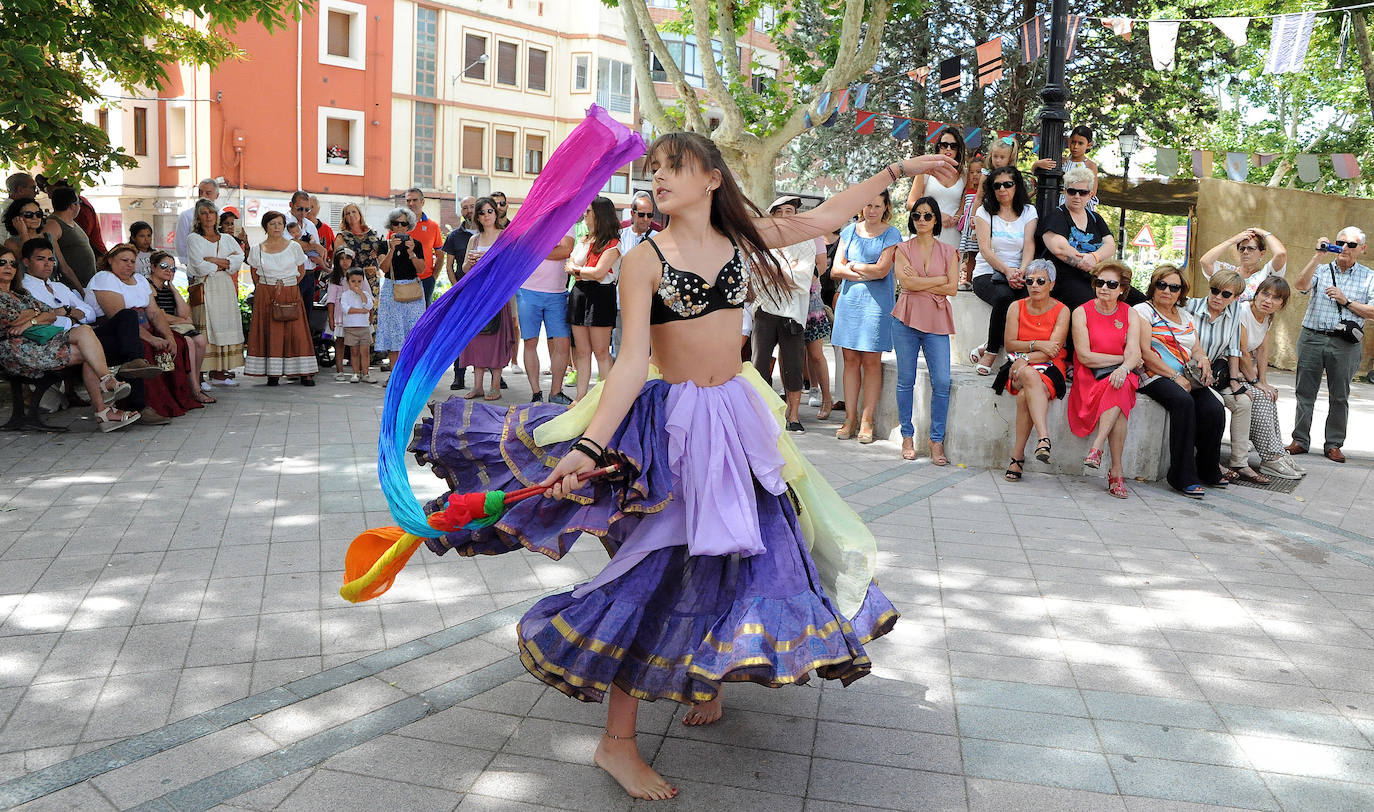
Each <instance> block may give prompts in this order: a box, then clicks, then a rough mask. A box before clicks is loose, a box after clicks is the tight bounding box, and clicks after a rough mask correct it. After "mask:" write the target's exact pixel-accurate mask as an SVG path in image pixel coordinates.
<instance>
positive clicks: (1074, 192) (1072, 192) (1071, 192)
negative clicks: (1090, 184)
mask: <svg viewBox="0 0 1374 812" xmlns="http://www.w3.org/2000/svg"><path fill="white" fill-rule="evenodd" d="M1091 193H1092V190H1091V189H1065V190H1064V194H1066V195H1068V196H1069V197H1087V196H1088V195H1089V194H1091Z"/></svg>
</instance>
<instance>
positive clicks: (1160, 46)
mask: <svg viewBox="0 0 1374 812" xmlns="http://www.w3.org/2000/svg"><path fill="white" fill-rule="evenodd" d="M1149 27H1150V61H1151V62H1152V63H1154V67H1155V70H1173V69H1174V67H1175V66H1176V65H1177V64H1178V63H1177V61H1176V60H1175V58H1174V57H1175V54H1174V46H1176V45H1177V44H1178V22H1177V21H1174V20H1151V21H1150V22H1149Z"/></svg>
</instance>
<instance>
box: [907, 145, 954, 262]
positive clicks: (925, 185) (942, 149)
mask: <svg viewBox="0 0 1374 812" xmlns="http://www.w3.org/2000/svg"><path fill="white" fill-rule="evenodd" d="M935 154H936V155H942V156H945V157H949V158H953V159H954V162H955V163H957V164H958V165H959V166H958V169H959V177H958V178H956V179H955V180H954V182H953V183H951V184H950V185H949V186H946V185H944V184H943V183H941V182H940V179H939V178H937V177H935V176H934V175H917V176H916V177H914V178H912V179H911V191H910V192H908V193H907V196H906V208H907V211H914V210H915V208H916V201H918V200H920V199H921V198H923V197H926V196H927V195H929V196H930V197H933V198H935V202H936V203H937V204H939V206H940V211H941V214H940V225H941V230H940V236H939V237H938V238H937V239H938V240H939V241H940V242H942V243H944V244H945V245H948V246H949V247H950V248H955V249H957V248H958V247H959V212H960V211H962V210H963V203H964V178H963V172H964V134H963V132H961V131H960V130H959V128H958V127H946V128H945V129H944V130H942V131H941V132H940V135H939V137H937V138H936V139H935Z"/></svg>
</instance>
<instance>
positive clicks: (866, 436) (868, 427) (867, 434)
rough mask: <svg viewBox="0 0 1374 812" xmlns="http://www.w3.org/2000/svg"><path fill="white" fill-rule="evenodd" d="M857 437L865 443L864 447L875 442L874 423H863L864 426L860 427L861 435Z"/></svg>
mask: <svg viewBox="0 0 1374 812" xmlns="http://www.w3.org/2000/svg"><path fill="white" fill-rule="evenodd" d="M855 436H857V437H858V439H859V442H861V443H863V444H864V445H868V444H869V443H871V442H873V439H874V438H873V424H872V423H863V424H861V425H860V426H859V433H858V434H857V435H855Z"/></svg>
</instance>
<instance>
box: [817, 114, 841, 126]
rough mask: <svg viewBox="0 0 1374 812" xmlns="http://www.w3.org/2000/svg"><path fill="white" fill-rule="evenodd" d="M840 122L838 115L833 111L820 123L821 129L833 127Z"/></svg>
mask: <svg viewBox="0 0 1374 812" xmlns="http://www.w3.org/2000/svg"><path fill="white" fill-rule="evenodd" d="M839 120H840V114H839V113H838V112H836V111H834V110H832V111H831V112H830V117H829V118H827V119H826V120H825V121H822V122H821V126H822V127H834V126H835V122H837V121H839Z"/></svg>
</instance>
